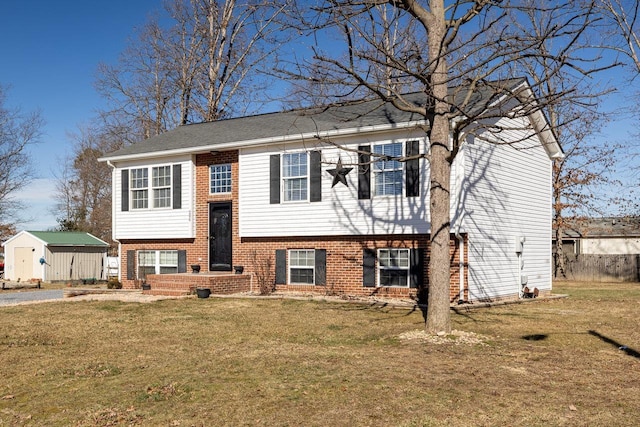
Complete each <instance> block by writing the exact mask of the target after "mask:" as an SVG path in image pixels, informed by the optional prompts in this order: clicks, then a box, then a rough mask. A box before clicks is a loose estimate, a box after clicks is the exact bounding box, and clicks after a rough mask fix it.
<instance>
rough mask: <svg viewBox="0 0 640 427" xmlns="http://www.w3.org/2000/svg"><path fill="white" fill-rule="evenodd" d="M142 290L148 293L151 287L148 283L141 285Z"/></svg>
mask: <svg viewBox="0 0 640 427" xmlns="http://www.w3.org/2000/svg"><path fill="white" fill-rule="evenodd" d="M142 290H143V291H149V290H151V285H150V284H148V283H143V284H142Z"/></svg>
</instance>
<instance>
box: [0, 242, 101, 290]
mask: <svg viewBox="0 0 640 427" xmlns="http://www.w3.org/2000/svg"><path fill="white" fill-rule="evenodd" d="M2 246H3V247H4V253H5V271H4V277H5V279H7V280H20V281H28V280H41V281H44V282H54V281H59V280H79V279H104V278H106V272H105V262H106V257H107V250H108V249H109V244H108V243H106V242H104V241H102V240H100V239H98V238H97V237H94V236H92V235H91V234H89V233H81V232H63V231H21V232H19V233H18V234H16V235H15V236H13V237H12V238H10V239H9V240H7V241H6V242H4V243H3V244H2Z"/></svg>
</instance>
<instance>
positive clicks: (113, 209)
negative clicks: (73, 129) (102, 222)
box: [107, 160, 122, 283]
mask: <svg viewBox="0 0 640 427" xmlns="http://www.w3.org/2000/svg"><path fill="white" fill-rule="evenodd" d="M107 165H109V167H111V168H113V175H112V178H111V239H112V240H113V241H114V242H116V243H117V244H118V282H120V283H122V247H121V243H120V241H119V240H118V239H116V193H115V188H116V186H115V184H116V175H115V174H116V166H115V165H114V164H113V163H111V160H107Z"/></svg>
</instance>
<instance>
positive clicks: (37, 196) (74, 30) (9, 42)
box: [0, 0, 162, 230]
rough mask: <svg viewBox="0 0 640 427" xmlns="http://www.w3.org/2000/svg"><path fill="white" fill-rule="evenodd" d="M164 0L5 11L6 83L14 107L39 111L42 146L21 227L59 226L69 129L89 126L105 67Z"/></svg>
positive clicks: (0, 43)
mask: <svg viewBox="0 0 640 427" xmlns="http://www.w3.org/2000/svg"><path fill="white" fill-rule="evenodd" d="M161 6H162V1H161V0H108V1H91V0H75V1H72V0H55V1H52V0H9V1H5V2H3V5H2V8H1V9H2V10H1V12H0V84H3V85H5V86H6V85H9V86H10V89H9V92H8V106H10V107H20V108H21V109H22V110H23V111H24V112H29V111H33V110H38V109H39V110H40V111H41V112H42V115H43V117H44V119H45V121H46V126H45V128H44V129H43V131H44V136H43V137H42V140H41V141H42V142H41V143H39V144H37V145H34V146H32V147H30V148H29V153H30V154H31V157H32V159H33V164H34V166H35V169H36V171H37V176H36V180H35V181H34V182H33V183H32V184H31V185H29V186H28V187H27V188H26V189H25V191H22V192H21V193H20V194H19V195H18V198H19V199H21V200H23V202H24V203H25V205H26V206H27V207H28V209H27V211H26V212H24V215H23V216H24V217H25V218H30V219H32V220H31V221H29V222H27V223H24V224H22V225H21V227H19V229H29V230H44V229H47V228H49V227H53V226H55V225H56V224H57V223H56V220H55V216H54V215H53V214H52V213H51V212H50V211H51V209H52V208H53V206H54V205H55V201H54V200H53V193H54V189H55V182H54V180H55V178H54V176H55V175H56V174H58V173H59V172H60V170H61V163H62V162H63V160H64V158H65V156H66V155H67V154H68V153H69V151H70V146H71V143H70V138H69V136H68V133H69V132H74V131H75V130H76V129H77V128H78V125H81V124H83V123H86V122H88V120H89V119H90V118H91V117H92V115H93V114H94V112H95V110H96V109H97V108H98V107H100V106H101V105H102V104H101V99H100V98H99V96H98V95H97V93H96V92H95V90H94V88H93V82H94V77H95V73H96V68H97V65H98V63H99V62H107V63H111V64H113V63H115V61H116V59H117V57H118V55H119V53H120V52H121V51H122V50H123V49H124V47H125V45H126V42H127V39H128V38H129V37H132V36H133V34H134V30H135V28H136V27H139V26H141V25H143V24H144V23H145V21H146V20H147V18H148V17H149V16H150V14H152V13H154V12H159V11H160V10H161Z"/></svg>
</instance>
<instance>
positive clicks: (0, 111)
mask: <svg viewBox="0 0 640 427" xmlns="http://www.w3.org/2000/svg"><path fill="white" fill-rule="evenodd" d="M6 102H7V88H6V87H5V86H2V85H0V239H1V240H5V239H7V238H8V237H11V236H12V235H13V234H15V231H16V223H17V222H19V220H20V218H19V210H20V206H19V204H18V202H17V201H15V200H14V199H13V197H12V196H13V195H14V194H15V193H16V191H17V190H19V189H21V188H23V187H24V186H26V185H27V184H28V183H29V182H30V180H31V179H32V177H33V172H32V170H31V168H30V163H29V157H28V155H27V153H26V148H27V146H28V145H30V144H33V143H35V142H37V141H38V140H39V138H40V136H41V134H42V133H41V132H42V127H43V126H44V121H43V120H42V117H41V116H40V113H39V112H34V113H29V114H24V113H22V112H21V111H20V109H18V108H9V107H7V106H6V104H5V103H6Z"/></svg>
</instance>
